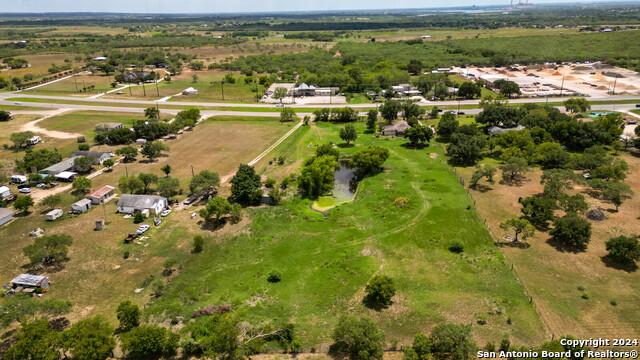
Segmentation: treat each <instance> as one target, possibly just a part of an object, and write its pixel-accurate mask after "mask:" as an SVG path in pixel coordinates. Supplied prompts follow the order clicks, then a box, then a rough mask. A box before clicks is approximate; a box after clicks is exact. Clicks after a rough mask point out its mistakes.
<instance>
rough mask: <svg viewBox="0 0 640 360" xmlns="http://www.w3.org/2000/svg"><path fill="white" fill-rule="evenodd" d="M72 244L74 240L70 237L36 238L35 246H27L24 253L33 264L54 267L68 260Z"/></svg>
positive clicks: (48, 236) (60, 235) (59, 235)
mask: <svg viewBox="0 0 640 360" xmlns="http://www.w3.org/2000/svg"><path fill="white" fill-rule="evenodd" d="M71 244H73V238H72V237H71V236H70V235H66V234H55V235H46V236H42V237H38V238H36V239H35V240H34V242H33V244H30V245H27V246H25V247H24V248H23V249H22V252H23V253H24V255H25V256H26V257H28V258H29V260H30V261H31V264H38V263H43V264H45V265H53V264H55V263H60V262H62V261H65V260H67V253H68V252H69V246H71Z"/></svg>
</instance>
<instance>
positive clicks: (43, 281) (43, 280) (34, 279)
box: [11, 274, 49, 289]
mask: <svg viewBox="0 0 640 360" xmlns="http://www.w3.org/2000/svg"><path fill="white" fill-rule="evenodd" d="M11 286H12V287H13V288H14V289H15V288H17V287H23V288H40V289H46V288H48V287H49V277H48V276H44V275H31V274H20V275H18V276H16V278H15V279H13V280H11Z"/></svg>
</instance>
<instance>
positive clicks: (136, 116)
mask: <svg viewBox="0 0 640 360" xmlns="http://www.w3.org/2000/svg"><path fill="white" fill-rule="evenodd" d="M160 117H161V119H165V120H167V119H170V118H171V117H172V115H169V114H162V112H161V114H160ZM143 119H144V115H143V114H140V113H117V112H114V113H111V112H109V113H104V112H99V111H74V112H70V113H65V114H62V115H58V116H53V117H50V118H48V119H45V120H42V121H41V122H39V123H38V126H40V127H42V128H45V129H47V130H56V131H64V132H69V133H79V134H84V135H85V136H86V137H87V140H88V141H90V142H91V141H92V140H93V137H94V136H95V127H96V125H98V124H101V123H106V122H116V123H122V124H124V125H125V126H126V127H131V126H132V125H133V121H134V120H143Z"/></svg>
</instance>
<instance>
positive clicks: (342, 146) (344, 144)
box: [336, 143, 356, 149]
mask: <svg viewBox="0 0 640 360" xmlns="http://www.w3.org/2000/svg"><path fill="white" fill-rule="evenodd" d="M336 146H337V147H339V148H341V149H347V148H352V147H354V146H356V145H355V144H347V143H342V144H338V145H336Z"/></svg>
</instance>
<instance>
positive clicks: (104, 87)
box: [25, 74, 114, 96]
mask: <svg viewBox="0 0 640 360" xmlns="http://www.w3.org/2000/svg"><path fill="white" fill-rule="evenodd" d="M113 81H114V79H113V74H112V75H111V76H106V75H79V76H75V77H70V78H68V79H64V80H60V81H56V82H54V83H51V84H48V85H45V86H41V87H38V88H35V89H32V90H29V91H25V94H55V93H61V94H75V93H77V95H81V96H90V95H95V94H96V93H99V92H104V91H109V90H113V88H112V87H111V82H113ZM91 86H94V89H90V87H91ZM83 88H87V90H89V92H87V93H82V89H83Z"/></svg>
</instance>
